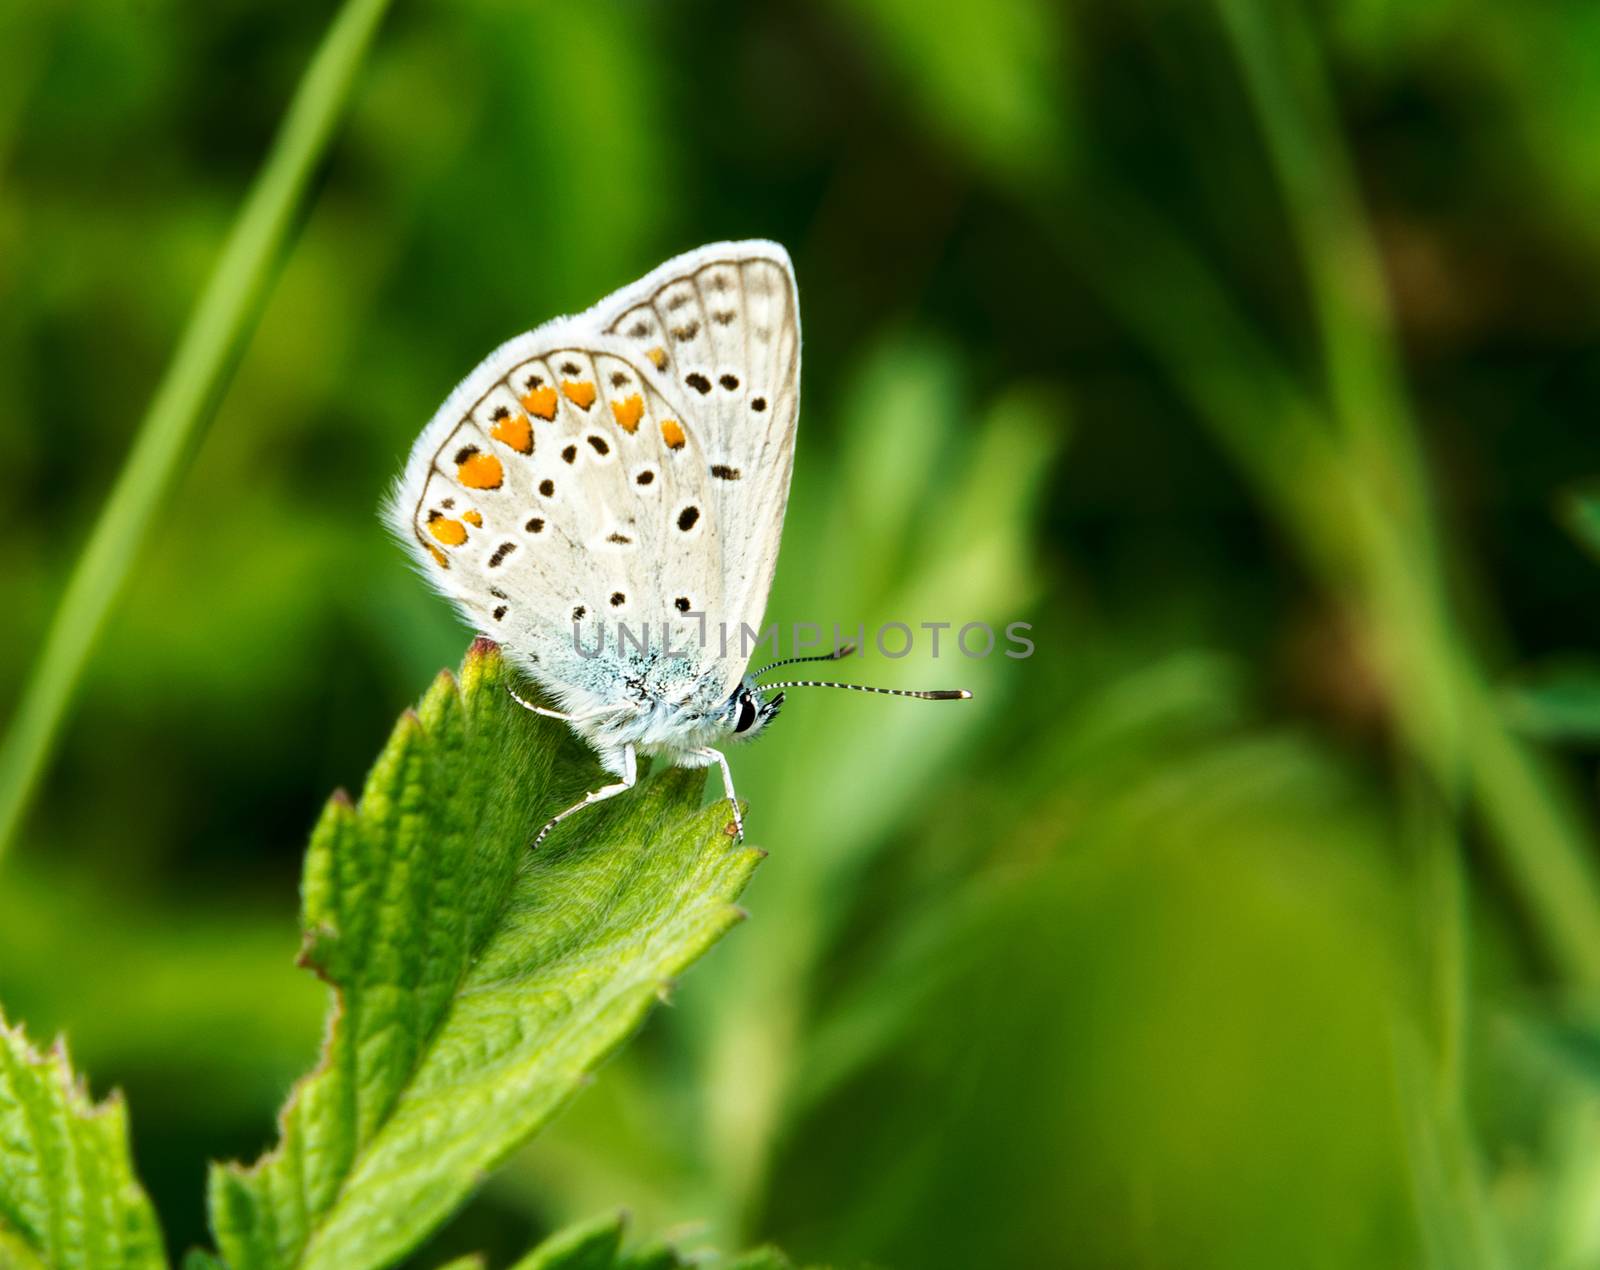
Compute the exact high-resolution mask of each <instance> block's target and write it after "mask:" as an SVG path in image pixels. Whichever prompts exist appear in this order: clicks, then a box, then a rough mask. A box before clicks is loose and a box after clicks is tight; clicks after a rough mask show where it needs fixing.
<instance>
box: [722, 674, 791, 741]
mask: <svg viewBox="0 0 1600 1270" xmlns="http://www.w3.org/2000/svg"><path fill="white" fill-rule="evenodd" d="M782 708H783V693H781V692H780V693H779V694H778V695H777V696H776V697H773V698H772V699H771V700H770V701H769V700H767V699H766V698H765V697H763V696H762V695H761V689H760V688H759V687H758V686H757V685H756V682H755V680H754V679H753V678H752V677H750V676H749V675H746V676H745V678H744V681H743V682H742V683H740V685H739V686H738V687H737V688H735V689H734V692H733V696H731V697H729V698H728V701H727V704H726V705H725V706H724V707H723V711H724V715H725V717H726V719H727V721H728V726H729V727H730V728H732V729H733V739H734V740H736V741H748V740H750V739H751V738H753V737H754V736H755V735H756V734H757V733H759V732H760V731H761V729H762V728H764V727H766V726H767V724H769V723H771V722H772V721H773V720H774V719H775V718H777V717H778V711H779V710H781V709H782Z"/></svg>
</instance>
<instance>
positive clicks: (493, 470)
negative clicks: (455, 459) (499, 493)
mask: <svg viewBox="0 0 1600 1270" xmlns="http://www.w3.org/2000/svg"><path fill="white" fill-rule="evenodd" d="M505 476H506V473H505V469H504V468H502V467H501V466H500V460H499V459H497V458H495V456H494V455H492V454H485V453H484V452H483V451H482V450H479V451H477V452H476V453H473V454H469V455H468V456H467V458H466V460H465V461H464V462H462V463H459V464H457V465H456V479H457V480H459V481H460V482H461V483H462V484H463V485H465V486H466V487H467V488H468V489H499V488H500V482H501V481H503V480H505Z"/></svg>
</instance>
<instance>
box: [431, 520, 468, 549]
mask: <svg viewBox="0 0 1600 1270" xmlns="http://www.w3.org/2000/svg"><path fill="white" fill-rule="evenodd" d="M428 532H429V533H430V534H432V535H433V536H434V537H435V538H437V539H438V540H439V541H440V542H442V543H444V545H445V546H447V547H459V546H460V545H461V544H462V543H464V542H465V541H466V540H467V527H466V526H465V525H463V524H462V523H461V522H460V521H459V520H451V519H450V517H448V516H440V515H439V514H438V513H435V514H433V515H432V516H429V517H428ZM429 550H430V551H436V550H437V548H435V547H430V548H429Z"/></svg>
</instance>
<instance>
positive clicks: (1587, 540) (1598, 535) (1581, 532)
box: [1561, 489, 1600, 556]
mask: <svg viewBox="0 0 1600 1270" xmlns="http://www.w3.org/2000/svg"><path fill="white" fill-rule="evenodd" d="M1561 515H1562V519H1563V520H1565V521H1566V523H1567V528H1568V529H1569V530H1570V531H1571V532H1572V536H1573V537H1574V538H1576V539H1577V540H1578V541H1579V542H1580V543H1582V544H1583V545H1584V546H1585V547H1587V548H1588V549H1589V550H1590V551H1591V552H1593V553H1594V554H1595V555H1597V556H1600V490H1593V489H1590V490H1583V491H1575V492H1573V493H1570V494H1568V495H1567V496H1566V497H1565V498H1563V499H1562V500H1561Z"/></svg>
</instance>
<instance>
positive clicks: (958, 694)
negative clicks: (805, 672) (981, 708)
mask: <svg viewBox="0 0 1600 1270" xmlns="http://www.w3.org/2000/svg"><path fill="white" fill-rule="evenodd" d="M820 660H824V661H826V660H827V659H826V658H822V659H820ZM775 688H848V689H849V690H850V691H851V692H877V693H882V694H883V695H884V696H885V697H920V698H922V700H924V701H969V700H971V699H972V694H971V693H970V692H968V691H967V690H966V689H965V688H933V689H930V690H928V691H926V692H913V691H912V690H911V689H909V688H874V687H871V686H870V685H868V684H842V683H835V682H833V681H832V680H828V679H791V680H789V681H788V682H787V683H781V684H762V685H761V691H762V692H768V691H771V690H772V689H775Z"/></svg>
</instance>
